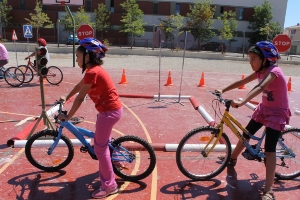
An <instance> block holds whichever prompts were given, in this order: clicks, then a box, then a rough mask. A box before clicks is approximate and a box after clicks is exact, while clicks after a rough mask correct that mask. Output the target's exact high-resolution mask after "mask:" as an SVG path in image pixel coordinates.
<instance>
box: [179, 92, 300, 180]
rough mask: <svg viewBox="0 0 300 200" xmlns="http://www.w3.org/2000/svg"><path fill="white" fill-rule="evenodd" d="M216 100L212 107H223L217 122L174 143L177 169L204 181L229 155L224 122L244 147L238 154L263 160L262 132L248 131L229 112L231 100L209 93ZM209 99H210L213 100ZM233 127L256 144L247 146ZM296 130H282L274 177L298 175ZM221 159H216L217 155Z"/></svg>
mask: <svg viewBox="0 0 300 200" xmlns="http://www.w3.org/2000/svg"><path fill="white" fill-rule="evenodd" d="M211 93H212V94H213V95H214V96H215V97H216V98H215V99H214V101H216V102H218V103H217V104H216V105H217V106H215V107H214V108H213V109H214V111H215V112H216V110H217V109H218V110H219V111H220V103H222V104H224V105H225V107H226V109H225V112H224V114H222V113H220V114H221V115H222V118H221V121H220V123H219V124H217V125H216V126H215V127H212V126H203V127H199V128H196V129H194V130H192V131H190V132H189V133H187V134H186V135H185V136H184V138H183V139H182V140H181V142H180V143H179V145H178V149H177V151H176V163H177V166H178V168H179V170H180V171H181V172H182V173H183V174H184V175H185V176H187V177H188V178H191V179H193V180H197V181H200V180H208V179H211V178H213V177H215V176H217V175H218V174H220V173H221V172H222V171H223V170H224V169H225V167H226V166H227V163H228V162H229V160H230V156H231V148H232V146H231V142H230V140H229V138H228V136H227V135H226V134H225V133H224V128H223V125H224V124H226V125H227V126H228V127H229V129H230V130H231V131H232V132H233V133H234V135H235V136H236V137H237V138H238V139H239V140H240V141H242V142H243V144H244V146H245V147H246V150H245V151H244V152H243V153H242V155H243V157H245V158H246V159H248V160H256V161H259V162H261V161H262V162H264V163H265V162H266V156H265V152H264V149H263V148H262V147H261V144H262V141H263V140H264V137H265V135H266V134H265V131H264V132H263V134H262V136H261V137H256V136H254V135H252V134H251V133H249V132H248V131H247V130H246V129H245V128H244V127H243V126H242V125H241V124H240V123H239V122H238V121H237V120H236V119H235V118H234V117H233V116H232V115H231V114H230V113H229V108H230V104H231V101H232V100H228V99H223V98H222V95H221V94H220V93H214V92H211ZM214 101H213V102H214ZM237 127H238V128H239V129H240V130H241V131H242V132H245V133H248V135H249V136H250V137H251V139H253V140H256V141H257V144H255V145H250V144H249V143H248V142H247V141H246V139H245V138H244V137H243V135H242V134H241V133H240V132H239V131H238V129H237ZM299 142H300V129H299V128H290V129H287V130H285V131H283V132H282V134H281V136H280V138H279V139H278V143H277V146H276V164H277V166H276V173H275V176H276V177H277V178H278V179H283V180H289V179H294V178H296V177H298V176H300V145H299ZM221 157H222V158H224V159H220V158H221Z"/></svg>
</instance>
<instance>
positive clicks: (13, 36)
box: [11, 29, 18, 40]
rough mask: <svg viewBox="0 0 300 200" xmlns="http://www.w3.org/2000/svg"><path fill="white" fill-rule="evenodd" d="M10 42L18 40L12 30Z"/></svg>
mask: <svg viewBox="0 0 300 200" xmlns="http://www.w3.org/2000/svg"><path fill="white" fill-rule="evenodd" d="M11 40H18V38H17V34H16V31H15V30H14V29H13V32H12V36H11Z"/></svg>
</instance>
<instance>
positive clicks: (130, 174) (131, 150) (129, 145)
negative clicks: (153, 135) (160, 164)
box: [110, 136, 156, 181]
mask: <svg viewBox="0 0 300 200" xmlns="http://www.w3.org/2000/svg"><path fill="white" fill-rule="evenodd" d="M111 144H112V145H113V146H114V148H116V149H117V150H114V149H112V148H111V149H110V154H111V157H112V166H113V169H114V172H115V174H116V175H117V176H119V177H120V178H122V179H124V180H128V181H137V180H141V179H143V178H146V177H147V176H149V175H150V174H151V173H152V171H153V169H154V168H155V164H156V156H155V153H154V150H153V148H152V147H151V146H150V144H149V143H148V142H146V141H145V140H143V139H141V138H139V137H136V136H123V137H119V138H118V139H116V140H114V141H112V143H111ZM122 154H123V155H122ZM126 158H131V159H132V162H128V161H127V160H126Z"/></svg>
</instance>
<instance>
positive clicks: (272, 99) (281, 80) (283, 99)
mask: <svg viewBox="0 0 300 200" xmlns="http://www.w3.org/2000/svg"><path fill="white" fill-rule="evenodd" d="M269 72H271V73H273V74H274V75H275V76H276V78H275V79H274V80H273V81H272V82H271V83H270V84H269V85H268V87H267V88H265V90H264V91H263V93H262V105H264V106H266V107H269V108H284V109H289V101H288V93H287V83H286V80H285V76H284V74H283V72H282V71H281V69H280V68H279V67H278V66H276V65H273V66H270V67H268V68H267V70H266V71H265V73H263V74H261V73H259V72H256V76H257V78H258V81H259V82H261V81H262V80H263V79H264V78H265V76H267V75H268V73H269Z"/></svg>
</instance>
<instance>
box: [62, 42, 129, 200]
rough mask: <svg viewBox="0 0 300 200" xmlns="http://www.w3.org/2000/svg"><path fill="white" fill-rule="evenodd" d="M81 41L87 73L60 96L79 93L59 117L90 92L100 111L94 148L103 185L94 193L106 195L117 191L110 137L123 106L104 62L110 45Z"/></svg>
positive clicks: (79, 59) (80, 59) (81, 57)
mask: <svg viewBox="0 0 300 200" xmlns="http://www.w3.org/2000/svg"><path fill="white" fill-rule="evenodd" d="M79 44H80V46H79V47H78V48H77V51H76V62H77V64H78V66H79V67H80V68H82V73H83V72H85V75H84V77H83V79H82V80H81V81H80V82H79V83H78V84H77V85H76V86H75V87H74V88H73V90H72V91H71V92H70V93H69V94H68V95H67V97H61V99H63V100H68V99H69V98H71V97H72V96H73V95H75V94H76V93H79V94H78V95H77V96H76V98H75V100H74V103H73V105H72V108H71V109H70V111H69V113H68V115H66V116H65V115H60V116H59V119H60V120H61V119H65V120H69V119H70V118H71V117H72V116H73V115H74V114H75V112H76V111H77V110H78V108H79V107H80V105H81V103H82V101H83V100H84V98H85V96H86V95H87V94H88V95H89V97H90V98H91V99H92V100H93V102H94V103H95V108H96V109H97V111H98V112H99V113H98V115H97V121H96V130H95V137H94V148H95V153H96V156H97V158H98V160H99V176H100V181H101V187H100V188H99V189H97V190H95V191H94V192H93V193H92V196H93V197H94V198H104V197H107V196H108V195H111V194H114V193H117V192H118V185H117V183H116V180H115V174H114V171H113V168H112V163H111V157H110V151H109V147H108V142H109V140H110V139H111V132H112V129H113V126H114V125H115V124H116V123H117V122H118V121H119V119H120V118H121V116H122V112H123V108H122V104H121V101H120V100H119V97H118V94H117V90H116V88H115V86H114V83H113V81H112V79H111V78H110V76H109V74H108V73H107V72H106V71H105V70H104V69H103V68H102V66H101V65H102V64H103V61H102V58H104V57H105V52H106V51H107V48H106V47H105V46H104V45H103V44H102V43H101V42H100V41H98V40H97V39H94V38H84V39H83V40H81V41H80V43H79Z"/></svg>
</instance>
